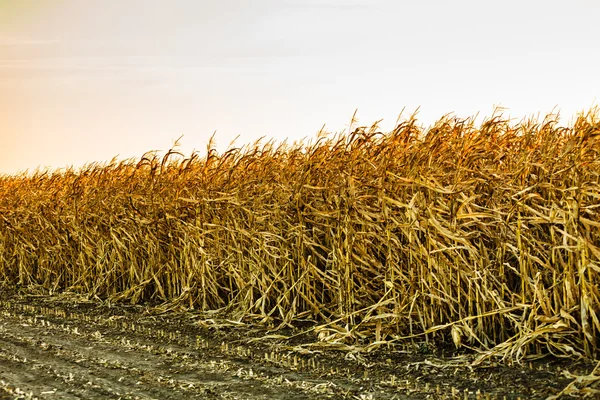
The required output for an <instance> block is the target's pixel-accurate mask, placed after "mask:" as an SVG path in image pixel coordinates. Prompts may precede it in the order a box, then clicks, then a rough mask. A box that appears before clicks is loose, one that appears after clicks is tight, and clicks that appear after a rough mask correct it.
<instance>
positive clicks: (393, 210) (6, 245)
mask: <svg viewBox="0 0 600 400" xmlns="http://www.w3.org/2000/svg"><path fill="white" fill-rule="evenodd" d="M599 114H600V113H598V110H595V109H594V110H591V111H589V112H587V113H584V114H580V115H579V116H578V117H577V119H576V121H575V122H574V123H573V124H572V125H569V126H566V127H565V126H561V125H559V123H558V122H557V116H556V115H548V116H546V117H545V118H543V119H542V120H535V119H528V120H522V121H520V122H515V121H512V120H508V119H506V118H504V117H503V116H502V115H499V114H496V113H495V114H493V115H492V116H491V117H490V118H488V119H486V120H485V121H484V122H482V123H481V124H479V125H476V124H475V122H474V119H473V118H468V119H459V118H455V117H450V116H446V117H443V118H441V119H440V120H439V121H438V122H436V123H435V124H434V125H433V126H432V127H430V128H428V129H425V128H423V127H422V126H420V125H419V124H418V121H417V120H416V118H415V117H414V116H412V117H410V118H408V119H407V120H405V121H404V122H402V123H400V124H399V125H398V126H397V127H396V128H395V129H394V130H393V131H391V132H389V133H381V132H379V131H378V129H379V128H378V127H377V125H374V126H372V127H370V128H369V127H361V128H357V129H355V130H354V131H353V132H352V133H350V134H335V135H331V134H325V133H321V134H319V135H318V137H317V138H315V139H313V140H312V141H309V142H302V143H295V144H281V145H279V144H277V145H276V144H274V142H267V143H260V142H259V143H255V144H252V145H247V146H244V147H241V148H231V149H230V150H228V151H226V152H223V153H218V152H217V151H216V150H215V149H214V147H213V146H212V145H209V148H208V151H207V152H206V154H204V155H201V154H199V153H194V154H192V155H191V156H185V155H182V154H180V153H178V152H177V151H176V149H173V150H171V151H169V152H168V153H167V154H166V155H164V156H159V155H158V154H157V153H147V154H146V155H144V156H143V157H142V158H141V159H139V160H124V161H118V160H113V161H112V162H110V163H106V164H89V165H87V166H85V167H83V168H81V169H79V170H75V169H67V170H56V171H45V172H44V171H38V172H35V173H32V174H25V173H24V174H21V175H16V176H7V175H5V176H1V177H0V281H3V282H4V283H5V284H10V285H19V286H28V287H30V286H37V287H41V288H44V289H45V290H48V291H52V292H58V291H71V292H77V293H82V294H88V295H89V296H91V297H98V298H100V299H111V301H128V302H132V303H139V302H159V303H160V302H164V303H165V304H169V306H170V307H173V308H174V309H175V308H180V309H188V308H194V309H199V310H220V311H222V312H225V313H227V314H228V315H230V316H231V317H232V318H252V319H254V320H256V321H259V322H263V323H266V322H269V323H276V324H283V325H285V324H291V323H294V322H295V321H299V320H310V321H314V323H315V324H316V325H318V326H319V327H320V329H319V338H321V339H322V340H326V341H330V342H340V343H357V342H360V343H370V345H372V346H375V347H376V346H378V345H383V344H385V343H390V342H410V341H417V342H419V341H430V342H433V343H450V344H452V345H453V346H459V347H466V348H473V349H475V350H477V351H479V352H481V354H482V357H484V356H485V357H491V356H494V357H503V358H505V359H513V360H522V359H526V358H531V357H536V356H540V355H543V354H548V353H551V354H554V355H556V356H559V357H570V358H579V357H587V358H597V357H598V353H599V349H600V340H599V332H600V321H599V319H598V318H599V314H600V290H599V284H600V214H599V213H600V157H599V151H600V119H599Z"/></svg>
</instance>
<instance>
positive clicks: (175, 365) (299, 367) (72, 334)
mask: <svg viewBox="0 0 600 400" xmlns="http://www.w3.org/2000/svg"><path fill="white" fill-rule="evenodd" d="M303 332H306V333H303ZM290 336H293V337H292V338H289V337H290ZM363 350H364V348H361V347H359V346H351V345H343V344H340V343H338V344H336V343H324V342H320V341H319V339H318V336H317V333H316V331H315V330H311V329H310V326H308V325H307V326H304V327H295V328H294V327H287V328H284V329H279V330H274V331H270V330H268V326H265V325H264V324H259V323H251V322H249V321H248V320H242V322H240V321H232V320H228V319H227V318H225V317H223V316H218V315H216V314H215V315H210V314H206V313H203V314H202V313H197V312H174V311H168V310H166V309H165V308H161V307H150V306H145V307H143V306H132V305H122V304H119V305H115V304H110V303H108V302H102V301H100V300H98V301H91V300H88V299H86V298H84V297H81V296H76V295H74V294H61V295H47V294H46V295H36V294H34V293H33V292H32V291H17V290H12V289H10V290H9V289H5V288H4V289H2V288H0V399H25V398H43V399H45V398H48V399H280V400H283V399H327V398H329V399H360V400H366V399H438V398H440V399H443V398H456V399H464V398H469V399H478V398H482V399H487V398H490V399H494V398H497V399H504V398H506V399H518V398H522V399H544V398H547V397H548V396H551V395H553V394H556V393H559V392H560V391H561V390H562V389H564V388H565V387H566V386H567V385H568V384H569V383H570V382H571V381H573V379H572V378H568V377H567V376H565V374H563V372H564V371H565V370H566V369H568V371H569V372H571V373H582V374H584V373H589V371H591V370H592V369H593V365H592V364H591V363H589V362H585V361H579V362H573V361H572V360H571V361H570V360H566V361H565V360H558V359H552V358H544V359H541V360H538V361H535V362H533V363H527V364H526V365H516V364H515V365H511V366H509V365H507V364H506V363H499V362H498V361H497V360H489V361H486V362H484V363H482V364H480V365H478V366H477V367H473V366H472V365H471V364H472V361H473V360H474V359H475V355H474V354H454V353H453V352H452V351H451V349H446V350H445V351H442V350H436V349H433V348H430V347H429V346H427V345H426V344H411V345H410V346H405V347H402V346H399V345H394V346H392V345H389V346H388V345H386V346H384V347H380V348H378V349H376V350H373V351H370V352H365V351H363Z"/></svg>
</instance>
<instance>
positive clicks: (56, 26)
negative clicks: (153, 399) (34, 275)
mask: <svg viewBox="0 0 600 400" xmlns="http://www.w3.org/2000/svg"><path fill="white" fill-rule="evenodd" d="M599 16H600V2H598V1H596V0H588V1H584V0H571V1H553V0H546V1H537V0H529V1H523V0H519V1H513V0H506V1H503V2H492V1H482V0H454V1H449V0H439V1H433V0H421V1H412V0H411V1H401V0H396V1H394V0H389V1H387V0H347V1H343V0H322V1H318V0H252V1H250V0H214V1H213V0H103V1H87V0H0V174H21V173H23V172H27V171H29V172H31V171H33V170H35V169H37V168H41V169H48V168H49V169H59V168H65V167H70V166H72V167H75V168H78V167H81V166H82V165H84V164H86V163H90V162H106V161H109V160H111V159H112V158H113V157H118V158H119V159H126V158H131V157H140V156H141V155H142V154H143V153H145V152H146V151H150V150H158V151H162V152H164V151H166V150H168V149H169V148H171V147H172V145H173V144H174V142H175V141H176V140H177V139H178V138H179V137H181V136H183V137H182V138H181V140H180V150H181V151H182V152H184V153H186V154H188V155H189V154H191V152H192V151H194V150H198V151H200V152H201V153H202V152H204V151H205V149H206V145H207V143H208V140H209V138H210V137H211V136H212V135H213V133H214V134H215V139H216V144H217V148H218V149H220V150H221V151H222V150H225V149H226V148H227V147H228V146H229V144H230V143H231V142H232V141H233V140H234V139H236V138H237V140H236V142H235V144H236V145H238V146H241V145H244V144H247V143H250V142H253V141H255V140H256V139H258V138H260V137H265V138H266V139H274V140H276V141H282V140H284V139H287V140H288V141H289V142H293V141H294V140H299V139H302V138H309V139H310V138H311V137H315V136H316V134H317V132H318V131H319V130H320V129H321V127H322V126H323V125H325V129H326V130H327V131H329V132H342V131H345V130H347V129H348V127H349V123H350V120H351V117H352V115H353V113H354V111H355V110H357V114H356V115H357V118H358V123H357V125H371V124H372V123H373V122H375V121H377V120H383V121H382V122H381V123H380V126H381V128H382V130H383V131H389V130H391V129H393V127H394V126H395V124H396V121H397V118H398V116H399V114H400V113H401V112H402V111H403V110H404V114H403V115H404V116H405V117H407V116H409V115H410V114H412V113H413V112H414V111H416V110H417V109H418V114H417V115H418V118H419V120H420V122H421V123H422V124H423V126H425V127H426V126H429V125H431V124H432V123H433V122H435V120H437V119H439V118H440V117H441V116H443V115H444V114H448V113H453V114H454V115H456V116H458V117H470V116H473V115H476V114H478V113H479V115H480V116H482V117H484V116H489V115H491V114H492V112H493V110H494V108H495V107H497V106H501V107H504V108H506V109H507V111H505V115H507V116H509V117H511V118H517V119H521V118H523V117H528V116H531V115H537V114H541V115H545V114H546V113H548V112H552V111H559V112H560V114H561V116H562V117H563V120H564V123H569V122H570V121H571V120H572V117H573V116H574V115H575V114H576V113H578V112H581V111H584V110H588V109H590V108H591V107H592V106H594V105H597V104H598V103H599V97H600V74H599V73H598V72H597V68H598V65H600V42H599V41H600V24H598V23H597V20H598V17H599Z"/></svg>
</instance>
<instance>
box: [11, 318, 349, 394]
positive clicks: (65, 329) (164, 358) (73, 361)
mask: <svg viewBox="0 0 600 400" xmlns="http://www.w3.org/2000/svg"><path fill="white" fill-rule="evenodd" d="M5 308H6V307H5ZM8 308H9V310H5V311H4V312H3V313H2V314H1V315H0V380H2V381H5V382H10V384H11V387H13V388H18V389H19V390H20V391H24V392H25V393H31V394H32V395H33V396H35V397H44V396H50V395H52V394H54V393H60V398H64V399H77V398H86V399H100V398H102V399H105V398H115V399H119V398H120V399H179V398H223V399H238V398H240V399H241V398H256V399H261V398H265V399H267V398H276V399H305V398H306V399H309V398H314V397H315V395H317V393H319V394H320V395H322V397H324V398H327V397H329V398H342V397H346V396H343V395H342V394H340V393H335V390H331V389H332V388H333V389H335V388H336V386H335V385H328V384H327V382H326V381H325V380H321V381H316V382H315V381H314V379H302V378H303V376H302V374H298V373H297V372H294V373H293V374H289V373H288V374H287V375H289V376H291V375H293V376H296V377H297V378H298V379H301V382H300V383H301V384H297V385H294V382H292V381H290V380H289V379H287V378H286V379H285V382H284V379H282V378H281V374H282V373H286V372H290V371H285V369H282V368H265V367H264V366H261V365H256V366H255V367H254V370H253V368H252V367H251V366H250V364H251V363H250V360H248V359H247V358H246V357H243V356H239V355H237V356H235V357H226V356H225V355H219V354H211V353H214V349H212V348H211V349H207V348H206V347H205V348H204V349H202V348H200V349H197V347H198V346H197V344H192V343H191V341H190V340H184V341H181V340H175V339H174V337H173V336H172V335H169V337H170V338H171V339H169V340H168V341H167V343H162V342H160V341H159V340H157V339H156V338H154V337H150V338H148V337H147V335H144V334H142V333H140V332H139V329H140V328H139V327H138V332H137V333H135V331H134V333H133V334H132V333H131V332H128V333H127V335H122V336H121V334H122V333H125V332H123V331H124V330H127V328H123V327H126V326H129V325H127V324H125V323H123V324H119V323H115V324H114V325H115V326H119V325H121V328H113V327H107V326H106V325H107V322H106V321H107V320H104V321H103V323H96V322H95V321H93V320H91V319H90V320H87V322H86V324H85V325H82V324H80V323H79V319H84V320H86V319H87V318H86V317H85V316H82V315H79V314H78V315H75V314H70V315H69V317H67V318H61V315H65V316H66V315H67V313H66V312H61V311H57V310H53V311H52V312H49V311H48V310H44V309H43V308H39V309H38V308H32V309H31V310H28V309H27V308H25V309H24V310H19V307H16V308H15V307H8ZM30 311H32V312H30ZM40 312H41V313H48V314H51V315H49V316H41V315H39V313H40ZM51 321H52V322H51ZM134 329H135V328H134ZM182 342H183V345H182ZM205 346H208V344H206V345H205ZM204 350H209V351H206V352H205V351H204ZM278 375H279V379H278V378H277V377H276V376H278ZM289 376H288V377H289ZM311 380H312V381H313V382H312V383H311V382H310V381H311ZM277 383H279V385H278V384H277ZM315 388H316V389H315ZM340 391H344V390H341V389H340ZM346 392H347V391H346Z"/></svg>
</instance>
